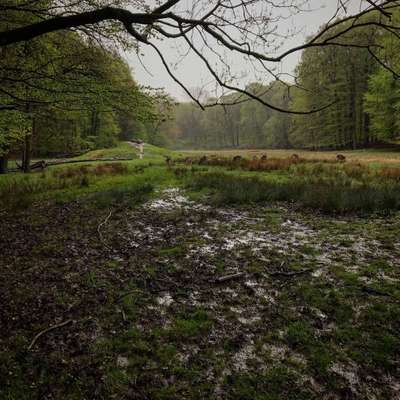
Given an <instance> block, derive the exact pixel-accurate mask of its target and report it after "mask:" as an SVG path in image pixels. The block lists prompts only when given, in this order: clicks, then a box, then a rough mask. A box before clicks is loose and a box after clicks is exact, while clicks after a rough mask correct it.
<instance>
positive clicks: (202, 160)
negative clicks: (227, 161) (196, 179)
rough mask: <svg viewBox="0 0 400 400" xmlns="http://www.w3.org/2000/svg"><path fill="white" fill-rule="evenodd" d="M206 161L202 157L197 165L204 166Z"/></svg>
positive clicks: (204, 157)
mask: <svg viewBox="0 0 400 400" xmlns="http://www.w3.org/2000/svg"><path fill="white" fill-rule="evenodd" d="M207 161H208V159H207V156H203V157H201V158H200V160H199V165H205V164H207Z"/></svg>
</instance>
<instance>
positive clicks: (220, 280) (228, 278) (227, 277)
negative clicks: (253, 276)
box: [214, 272, 245, 283]
mask: <svg viewBox="0 0 400 400" xmlns="http://www.w3.org/2000/svg"><path fill="white" fill-rule="evenodd" d="M244 275H245V273H244V272H238V273H237V274H230V275H225V276H221V277H219V278H215V280H214V282H215V283H224V282H228V281H232V280H234V279H239V278H242V277H243V276H244Z"/></svg>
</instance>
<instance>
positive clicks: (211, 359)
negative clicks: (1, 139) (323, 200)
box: [0, 146, 400, 400]
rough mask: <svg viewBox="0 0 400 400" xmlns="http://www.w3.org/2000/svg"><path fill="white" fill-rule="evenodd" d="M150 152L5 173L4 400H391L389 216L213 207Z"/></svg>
mask: <svg viewBox="0 0 400 400" xmlns="http://www.w3.org/2000/svg"><path fill="white" fill-rule="evenodd" d="M124 148H125V146H124ZM125 150H126V148H125ZM113 151H115V150H113ZM104 153H107V151H105V152H104ZM162 154H163V151H161V150H160V151H158V150H156V149H155V150H154V156H153V158H152V159H151V160H150V165H149V159H147V160H146V158H145V159H144V160H134V161H130V162H128V163H127V165H128V166H127V169H126V170H125V169H124V168H122V169H121V167H118V168H117V167H112V168H111V167H108V168H104V167H101V168H98V167H97V168H96V165H97V164H95V165H94V166H92V167H90V166H88V167H87V168H86V169H83V170H82V168H81V167H75V168H72V169H71V167H68V168H65V167H64V168H61V167H54V168H52V169H50V170H49V171H48V172H45V173H44V175H42V174H33V175H32V176H30V177H29V178H26V177H21V175H15V177H14V178H12V179H17V180H18V179H21V182H22V179H24V180H25V181H29V182H31V183H30V185H28V184H26V185H25V186H24V188H25V189H24V190H25V192H24V193H25V194H26V193H28V194H29V196H28V197H30V199H29V205H30V207H29V209H23V204H22V206H21V204H19V203H7V205H6V206H5V208H3V209H2V210H1V211H0V217H1V221H2V222H1V224H0V237H1V238H2V240H1V241H0V252H1V255H2V257H1V260H0V309H1V311H0V326H1V330H0V346H1V349H2V351H1V353H0V398H1V399H3V398H4V399H18V400H20V399H33V398H38V399H109V398H116V399H241V400H247V399H248V400H253V399H257V400H272V399H274V400H275V399H307V400H308V399H393V400H394V399H398V398H399V397H398V396H399V391H400V368H399V362H400V335H399V332H400V290H399V279H400V270H399V266H400V261H399V260H400V220H399V213H398V211H396V210H394V211H391V212H389V213H385V214H376V213H375V214H370V213H358V214H348V213H341V214H337V213H321V212H319V211H317V210H316V209H313V210H311V209H307V208H306V209H303V208H300V207H299V206H298V205H296V203H292V202H276V201H273V202H272V201H262V200H260V199H258V203H257V204H256V203H253V202H248V203H243V204H242V205H238V204H231V205H229V204H224V203H223V202H221V201H219V202H217V203H215V202H214V201H213V193H212V191H211V192H210V191H209V190H205V189H204V188H198V189H196V188H195V187H193V186H191V184H190V183H188V181H192V180H193V179H194V180H195V179H196V174H197V172H191V173H192V174H193V175H190V174H189V173H188V172H187V171H186V167H181V166H176V168H174V169H170V170H167V169H166V168H165V167H164V166H163V165H161V163H162V157H161V156H162ZM393 158H395V156H393ZM88 168H89V169H88ZM90 168H92V169H90ZM193 168H195V167H193ZM196 168H197V167H196ZM213 168H214V167H213ZM213 168H211V171H206V170H204V171H199V172H198V173H201V174H203V173H208V172H211V173H212V172H213V171H214V169H215V170H217V171H220V170H221V167H215V168H214V169H213ZM57 171H58V172H57ZM60 174H62V177H60ZM188 174H189V176H188ZM229 174H230V176H231V175H232V174H236V175H239V174H242V172H239V171H229ZM247 174H248V173H247V172H246V173H245V175H246V176H247ZM259 174H264V175H267V174H271V175H273V174H274V172H270V173H264V172H263V173H259ZM274 176H275V175H274ZM20 177H21V178H20ZM2 178H3V177H2ZM6 179H7V182H9V181H10V179H11V178H10V177H7V178H6ZM61 179H64V181H66V182H67V183H65V185H64V187H59V185H60V182H61ZM40 180H41V181H42V182H43V183H42V186H40V188H39V189H40V190H38V189H37V186H35V185H39V183H38V182H40ZM4 181H5V179H4ZM32 182H35V184H32ZM52 185H53V186H52ZM7 187H9V186H7ZM10 190H11V189H10ZM9 207H12V208H11V209H10V208H9ZM10 210H12V211H10ZM64 323H65V324H64ZM59 324H62V325H60V326H58V325H59ZM52 327H54V329H53V330H49V331H47V329H49V328H52ZM40 333H42V335H40V336H37V335H38V334H40ZM35 337H36V340H34V339H35Z"/></svg>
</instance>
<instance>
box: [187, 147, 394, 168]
mask: <svg viewBox="0 0 400 400" xmlns="http://www.w3.org/2000/svg"><path fill="white" fill-rule="evenodd" d="M180 153H181V154H182V155H184V156H190V157H193V158H199V157H201V156H202V155H207V156H208V157H210V156H215V157H219V158H232V157H234V156H236V155H240V156H242V157H243V158H248V159H252V158H253V157H254V156H256V157H258V158H260V157H261V156H262V155H263V154H267V156H268V158H270V159H271V158H274V159H275V158H288V157H290V156H291V155H292V154H293V153H296V154H298V156H299V157H300V158H301V159H303V160H310V159H311V160H312V159H318V160H321V161H322V160H324V161H328V162H334V161H336V156H337V155H338V154H339V153H340V154H343V155H344V156H345V157H346V161H347V162H360V163H367V164H370V163H384V164H399V165H400V152H396V151H390V150H387V151H380V150H379V151H378V150H346V151H307V150H295V149H291V150H269V149H259V150H246V149H242V150H206V151H203V150H194V151H189V150H188V151H182V152H180Z"/></svg>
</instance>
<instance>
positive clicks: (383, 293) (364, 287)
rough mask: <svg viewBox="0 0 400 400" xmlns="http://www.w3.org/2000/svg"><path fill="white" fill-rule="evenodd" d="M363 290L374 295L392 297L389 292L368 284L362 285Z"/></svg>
mask: <svg viewBox="0 0 400 400" xmlns="http://www.w3.org/2000/svg"><path fill="white" fill-rule="evenodd" d="M361 291H362V292H364V293H367V294H371V295H373V296H385V297H392V296H391V295H390V294H389V293H386V292H381V291H380V290H376V289H372V288H369V287H367V286H362V287H361Z"/></svg>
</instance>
